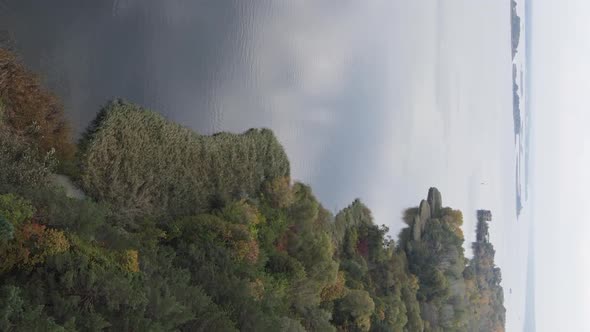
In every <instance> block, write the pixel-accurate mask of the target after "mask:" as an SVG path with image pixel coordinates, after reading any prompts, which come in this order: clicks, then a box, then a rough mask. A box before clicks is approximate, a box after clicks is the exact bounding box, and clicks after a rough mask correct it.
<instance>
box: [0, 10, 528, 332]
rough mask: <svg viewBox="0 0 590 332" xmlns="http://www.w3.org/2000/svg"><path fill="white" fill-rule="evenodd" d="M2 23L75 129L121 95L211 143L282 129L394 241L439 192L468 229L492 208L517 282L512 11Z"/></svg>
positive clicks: (303, 162)
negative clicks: (225, 134) (419, 204)
mask: <svg viewBox="0 0 590 332" xmlns="http://www.w3.org/2000/svg"><path fill="white" fill-rule="evenodd" d="M0 12H1V13H0V29H8V30H9V31H10V32H11V33H12V34H13V36H14V37H15V40H16V46H17V48H18V49H19V51H20V52H21V54H22V55H23V57H24V59H25V60H26V62H27V63H28V64H29V65H31V66H32V67H33V68H37V69H39V70H40V71H42V72H43V73H44V74H45V75H46V79H47V81H48V83H49V84H50V85H51V86H52V87H53V88H54V89H55V90H56V91H58V92H59V93H60V94H61V95H62V96H63V97H64V100H65V103H66V107H67V111H68V113H69V116H70V117H71V118H72V119H73V120H74V122H75V123H76V124H77V125H78V126H79V127H78V128H77V129H78V130H82V129H83V128H84V126H85V125H86V124H87V123H88V122H89V121H90V120H91V119H92V117H93V116H94V114H95V112H96V111H97V109H98V107H99V106H100V105H102V104H104V103H105V101H106V100H108V99H111V98H113V97H123V98H125V99H128V100H131V101H134V102H138V103H140V104H143V105H145V106H148V107H150V108H153V109H154V110H157V111H159V112H162V113H163V114H165V115H167V116H168V117H169V118H170V119H172V120H174V121H177V122H180V123H182V124H184V125H186V126H190V127H192V128H194V129H196V130H198V131H199V132H202V133H212V132H215V131H219V130H228V131H243V130H245V129H247V128H250V127H270V128H272V129H273V130H274V131H275V132H276V133H277V135H278V137H279V139H280V140H281V142H282V143H283V144H284V145H285V147H286V150H287V152H288V154H289V155H290V157H291V160H292V161H293V165H292V169H293V175H294V177H295V178H297V179H300V180H303V181H305V182H309V183H311V184H312V185H313V187H314V189H315V191H316V193H317V195H318V196H319V198H320V199H321V201H322V202H324V203H325V205H326V207H327V208H329V209H332V210H335V209H339V208H342V207H344V206H346V205H347V204H348V203H349V202H351V201H352V200H353V199H354V198H356V197H357V196H360V197H361V198H362V199H363V200H364V201H365V202H366V203H367V204H368V205H369V206H370V207H371V209H372V210H373V211H374V214H375V217H376V222H377V223H379V224H389V225H390V226H391V229H392V230H393V231H395V232H397V230H399V229H400V228H401V223H400V221H399V220H400V218H399V217H400V214H401V211H402V209H404V208H405V207H408V206H412V205H413V204H415V202H416V200H417V199H419V198H421V197H422V194H423V192H424V191H425V190H426V189H427V188H428V187H430V186H437V187H438V188H440V189H441V191H443V192H445V199H446V200H447V201H446V202H445V204H448V205H450V206H454V207H459V208H461V209H462V210H463V211H465V214H466V218H465V219H466V220H465V222H466V225H465V227H466V229H474V219H475V218H474V215H472V214H473V213H471V212H470V211H475V210H476V209H477V208H481V207H485V208H489V209H491V210H493V211H494V216H495V220H497V224H495V225H494V227H492V237H493V238H494V237H495V238H496V239H492V241H493V242H495V243H497V244H498V245H497V247H498V265H500V266H504V265H506V266H507V268H506V269H503V270H505V272H504V274H505V276H504V280H505V284H507V283H511V282H513V281H514V280H516V279H514V278H512V275H511V272H510V269H509V268H508V266H511V264H508V263H507V262H505V261H506V260H507V259H508V258H507V257H508V253H507V250H506V248H508V243H513V242H511V241H514V237H515V236H516V235H514V232H511V230H512V228H511V227H512V223H513V221H514V212H513V211H514V208H515V203H514V202H515V197H514V189H513V188H514V186H513V184H514V181H515V179H514V156H513V150H512V149H513V130H512V115H511V112H510V110H511V105H512V101H511V92H512V91H511V72H510V70H511V59H510V52H509V49H510V31H509V29H510V24H509V17H508V13H509V3H508V1H505V3H504V2H487V3H484V4H482V3H480V2H478V3H474V2H472V1H469V0H463V1H461V0H456V1H445V2H439V1H434V0H433V1H424V2H419V3H416V2H406V1H374V2H357V1H344V2H342V1H338V2H332V3H331V4H330V3H328V2H321V3H319V2H313V1H297V2H273V1H257V2H246V1H238V0H234V1H225V2H221V1H215V0H204V1H166V2H164V1H156V0H150V1H146V0H116V1H80V0H78V1H74V0H62V1H52V2H39V1H32V0H28V1H27V0H10V1H9V0H3V1H0ZM482 183H483V184H482ZM466 235H467V239H466V242H467V243H469V242H470V241H472V240H473V235H472V234H469V233H467V234H466ZM512 250H513V251H514V250H515V249H514V248H513V249H512ZM519 250H520V249H519ZM522 250H523V252H526V244H524V247H523V248H522ZM514 282H515V283H516V281H514ZM505 288H508V286H506V285H505ZM513 288H516V286H514V287H513ZM511 301H512V300H511V299H510V298H508V299H507V307H508V314H509V316H508V324H509V325H508V327H509V329H510V324H511V319H512V318H511V317H510V315H511V314H512V313H513V312H514V310H513V308H511V307H510V306H511Z"/></svg>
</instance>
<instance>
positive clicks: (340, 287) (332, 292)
mask: <svg viewBox="0 0 590 332" xmlns="http://www.w3.org/2000/svg"><path fill="white" fill-rule="evenodd" d="M345 283H346V279H345V277H344V272H343V271H338V276H337V277H336V282H334V283H333V284H331V285H328V286H326V287H325V288H324V289H322V293H321V295H320V298H321V299H322V302H326V301H328V302H329V301H334V300H336V299H339V298H341V297H342V296H343V295H344V289H345Z"/></svg>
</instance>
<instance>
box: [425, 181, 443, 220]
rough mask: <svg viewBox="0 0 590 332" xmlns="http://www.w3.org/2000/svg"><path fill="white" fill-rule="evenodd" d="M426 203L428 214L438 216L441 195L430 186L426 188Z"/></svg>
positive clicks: (440, 208)
mask: <svg viewBox="0 0 590 332" xmlns="http://www.w3.org/2000/svg"><path fill="white" fill-rule="evenodd" d="M428 204H429V205H430V215H431V216H432V217H439V215H440V213H441V210H442V196H441V194H440V191H438V189H436V188H434V187H432V188H430V189H429V190H428Z"/></svg>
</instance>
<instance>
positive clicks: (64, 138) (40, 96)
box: [0, 49, 74, 159]
mask: <svg viewBox="0 0 590 332" xmlns="http://www.w3.org/2000/svg"><path fill="white" fill-rule="evenodd" d="M0 104H1V111H2V113H3V114H0V115H2V117H3V118H4V120H5V123H6V124H7V125H9V126H10V127H12V128H13V129H15V130H16V131H17V132H18V133H19V134H21V135H23V136H25V137H27V138H30V139H32V140H34V141H35V142H36V143H37V144H38V145H39V146H40V147H41V149H42V150H43V151H44V152H48V151H50V150H51V149H55V150H56V151H57V154H58V157H60V158H62V159H70V158H72V157H73V154H74V144H73V143H72V140H71V137H70V128H69V126H68V124H67V123H66V121H65V119H64V115H63V107H62V105H61V104H60V103H59V101H58V99H57V98H56V97H55V96H54V95H53V94H51V93H50V92H49V91H47V90H45V89H44V88H43V87H42V86H41V82H40V80H39V78H38V77H37V76H36V75H35V74H33V73H31V72H29V71H28V70H27V69H25V68H24V66H23V65H22V64H21V63H20V62H19V61H18V60H17V59H16V57H15V56H14V55H13V54H12V53H10V52H8V51H6V50H3V49H0Z"/></svg>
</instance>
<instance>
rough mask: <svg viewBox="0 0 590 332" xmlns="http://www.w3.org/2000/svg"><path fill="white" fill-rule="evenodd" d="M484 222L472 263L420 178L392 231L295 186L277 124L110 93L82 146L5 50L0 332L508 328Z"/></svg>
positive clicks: (58, 109)
mask: <svg viewBox="0 0 590 332" xmlns="http://www.w3.org/2000/svg"><path fill="white" fill-rule="evenodd" d="M56 174H60V175H65V176H67V177H68V178H69V179H71V181H72V182H73V183H74V184H75V185H76V186H77V187H78V188H80V189H81V190H82V191H83V192H84V197H75V196H73V195H71V194H70V193H68V191H67V190H66V189H64V188H63V187H62V186H60V185H59V184H58V183H57V182H56V181H55V175H56ZM417 203H418V202H417ZM476 217H477V218H478V223H477V229H476V230H475V232H476V233H477V236H476V238H477V240H476V242H474V243H472V244H471V248H472V249H473V257H471V258H467V257H466V255H465V249H464V236H463V229H462V223H463V214H462V212H461V211H458V210H454V209H452V208H450V207H444V206H443V201H442V195H441V193H440V192H439V191H438V190H437V189H436V188H430V190H429V191H428V194H427V197H425V199H424V200H422V201H421V202H419V204H418V205H417V206H416V207H411V208H408V209H407V210H406V211H404V212H403V220H400V221H403V222H405V224H406V227H405V228H404V229H403V230H402V231H401V233H400V234H399V237H398V238H397V239H393V238H392V237H391V236H390V235H389V230H388V228H387V227H386V226H384V225H382V226H379V225H376V224H375V221H374V220H373V217H372V215H371V211H370V210H369V208H368V207H367V206H365V205H364V204H363V203H362V202H361V201H360V200H358V199H357V200H354V201H353V202H351V204H350V205H349V206H348V207H346V208H344V209H342V210H341V211H340V212H338V213H335V214H333V213H331V212H330V211H328V210H327V209H326V208H324V207H323V206H322V204H321V203H320V202H319V201H318V199H317V198H316V197H315V196H314V193H313V190H312V188H311V187H310V186H308V185H306V184H304V183H299V182H296V181H293V180H292V179H291V174H290V167H289V160H288V158H287V155H286V153H285V151H284V150H283V148H282V146H281V144H280V142H279V141H278V140H277V138H276V137H275V135H274V134H273V132H272V131H271V130H268V129H251V130H248V131H246V132H244V133H242V134H232V133H218V134H215V135H212V136H205V135H199V134H198V133H195V132H193V131H191V130H190V129H187V128H185V127H182V126H180V125H177V124H174V123H171V122H169V121H167V120H166V119H165V118H164V117H162V116H161V115H159V114H158V113H156V112H153V111H150V110H146V109H144V108H142V107H141V106H138V105H135V104H132V103H129V102H126V101H124V100H119V99H116V100H113V101H110V102H108V103H107V104H106V105H105V106H104V107H103V108H102V109H100V110H98V112H97V116H96V118H95V120H94V121H93V122H92V123H91V124H89V126H88V128H87V130H86V131H85V132H84V134H83V135H82V136H81V137H80V138H79V139H78V140H77V141H76V140H74V137H73V134H72V131H71V129H70V127H69V124H68V121H67V119H66V117H65V115H64V110H63V106H62V104H61V103H60V101H59V99H58V98H57V97H56V96H54V95H53V94H52V93H51V92H50V91H49V90H47V89H46V88H44V87H43V84H42V81H41V80H40V79H39V78H38V77H37V76H36V75H35V74H34V73H32V72H30V71H29V70H27V68H25V66H24V65H23V64H22V62H21V61H20V60H19V58H18V57H17V56H15V55H14V54H12V53H11V52H9V51H6V50H1V49H0V331H23V332H24V331H26V332H31V331H412V332H413V331H504V324H505V311H506V310H505V308H504V306H503V290H502V287H501V286H500V283H501V272H500V269H499V268H498V267H496V266H495V264H494V248H493V246H492V244H491V243H489V236H488V228H489V226H490V224H489V222H490V221H491V213H490V212H489V211H479V212H478V213H477V215H476V213H475V211H473V218H476ZM391 222H398V221H397V220H392V221H391Z"/></svg>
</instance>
